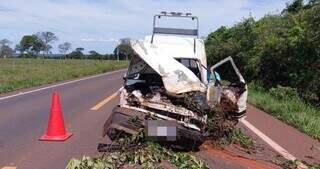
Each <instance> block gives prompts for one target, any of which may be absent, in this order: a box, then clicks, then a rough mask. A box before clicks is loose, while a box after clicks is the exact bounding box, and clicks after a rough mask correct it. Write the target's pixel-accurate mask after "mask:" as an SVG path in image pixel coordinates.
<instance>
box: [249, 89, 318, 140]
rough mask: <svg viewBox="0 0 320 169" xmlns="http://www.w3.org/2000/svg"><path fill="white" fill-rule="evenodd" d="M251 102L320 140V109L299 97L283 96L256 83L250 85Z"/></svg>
mask: <svg viewBox="0 0 320 169" xmlns="http://www.w3.org/2000/svg"><path fill="white" fill-rule="evenodd" d="M278 93H281V92H278ZM248 100H249V102H250V103H252V104H254V105H256V106H257V107H259V108H261V109H263V110H265V111H266V112H268V113H270V114H271V115H273V116H274V117H276V118H278V119H279V120H281V121H283V122H285V123H287V124H289V125H291V126H293V127H295V128H297V129H298V130H300V131H302V132H304V133H306V134H307V135H309V136H311V137H313V138H315V139H317V140H320V111H319V109H317V108H315V107H313V106H310V105H308V104H307V103H305V102H303V101H302V100H301V99H299V98H298V97H294V96H288V95H285V94H284V95H283V96H282V97H281V98H279V97H276V96H274V94H272V92H270V91H265V90H263V89H262V88H260V87H259V86H257V85H255V84H253V83H252V84H250V85H249V97H248Z"/></svg>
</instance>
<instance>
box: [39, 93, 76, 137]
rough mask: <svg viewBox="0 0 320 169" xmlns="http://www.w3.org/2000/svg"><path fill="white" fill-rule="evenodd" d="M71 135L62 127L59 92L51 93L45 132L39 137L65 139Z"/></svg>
mask: <svg viewBox="0 0 320 169" xmlns="http://www.w3.org/2000/svg"><path fill="white" fill-rule="evenodd" d="M71 136H72V133H68V132H67V131H66V129H65V127H64V121H63V115H62V111H61V105H60V99H59V93H58V92H54V93H53V95H52V104H51V112H50V118H49V123H48V129H47V133H45V134H44V135H43V136H41V137H40V138H39V140H40V141H65V140H67V139H68V138H69V137H71Z"/></svg>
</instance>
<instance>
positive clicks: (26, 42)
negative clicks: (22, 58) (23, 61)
mask: <svg viewBox="0 0 320 169" xmlns="http://www.w3.org/2000/svg"><path fill="white" fill-rule="evenodd" d="M17 47H18V48H16V49H18V50H19V51H20V52H21V53H22V54H23V53H25V52H27V53H28V54H29V55H34V54H39V52H40V51H41V50H42V49H43V43H42V42H41V40H40V39H39V38H38V37H37V36H36V35H25V36H23V37H22V39H21V41H20V43H19V45H18V46H17Z"/></svg>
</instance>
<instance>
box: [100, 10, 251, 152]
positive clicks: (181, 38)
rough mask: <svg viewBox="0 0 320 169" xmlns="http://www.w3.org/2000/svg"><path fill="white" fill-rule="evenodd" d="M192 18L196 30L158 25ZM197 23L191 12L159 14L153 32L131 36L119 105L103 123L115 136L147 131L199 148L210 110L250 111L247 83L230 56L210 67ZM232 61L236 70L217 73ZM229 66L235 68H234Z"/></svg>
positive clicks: (150, 135)
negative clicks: (163, 21) (129, 51)
mask: <svg viewBox="0 0 320 169" xmlns="http://www.w3.org/2000/svg"><path fill="white" fill-rule="evenodd" d="M168 18H169V19H173V18H174V19H190V20H191V21H193V22H195V25H196V26H195V28H192V29H190V28H188V29H185V28H168V27H159V26H157V21H158V20H160V19H168ZM198 27H199V23H198V18H197V17H196V16H192V15H191V14H190V13H186V14H183V13H178V12H171V13H167V12H162V13H161V14H158V15H155V16H154V20H153V32H152V35H151V36H146V37H145V38H144V39H142V40H132V41H131V42H130V45H131V47H132V49H133V50H134V52H135V55H134V56H133V57H132V59H131V61H130V65H129V68H128V70H127V72H126V74H125V76H124V84H123V87H122V88H121V89H120V91H119V93H120V103H119V105H118V106H116V107H115V108H114V110H113V113H112V115H111V117H110V118H109V119H108V120H107V121H106V123H105V125H104V132H103V134H104V136H105V135H108V136H109V137H110V138H111V140H114V139H117V138H119V137H121V136H124V135H131V134H135V133H136V132H137V131H139V130H140V129H142V128H145V129H146V133H147V136H148V138H151V139H156V140H157V141H161V142H166V143H168V144H170V145H172V146H173V147H177V148H179V147H183V148H195V147H198V146H199V145H200V144H201V143H202V142H203V141H204V139H205V138H206V127H205V126H206V125H205V124H206V123H207V120H208V113H213V112H212V111H211V110H212V109H215V111H223V112H225V113H231V114H233V115H234V116H235V117H242V116H244V115H245V111H246V99H247V86H246V83H245V80H244V79H243V77H242V75H241V74H240V72H239V70H238V68H237V67H236V65H235V64H234V62H233V60H232V58H231V57H228V58H226V59H224V60H222V61H220V62H219V63H217V64H215V65H214V66H212V67H211V68H208V66H207V56H206V52H205V45H204V41H203V40H202V39H200V38H199V30H198ZM227 64H228V65H229V70H228V71H232V72H233V73H234V76H233V77H232V78H228V77H231V76H232V75H231V74H230V73H229V74H226V76H225V77H226V78H224V76H223V73H224V72H226V70H222V71H221V73H222V74H221V73H220V72H219V68H220V67H222V66H223V65H227ZM230 68H231V69H230Z"/></svg>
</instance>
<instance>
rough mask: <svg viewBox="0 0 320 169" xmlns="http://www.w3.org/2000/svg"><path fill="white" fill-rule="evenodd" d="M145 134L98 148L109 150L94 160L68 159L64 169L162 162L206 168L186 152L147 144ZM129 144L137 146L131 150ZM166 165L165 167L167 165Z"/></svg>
mask: <svg viewBox="0 0 320 169" xmlns="http://www.w3.org/2000/svg"><path fill="white" fill-rule="evenodd" d="M144 136H145V134H144V131H140V132H138V133H137V134H136V135H132V136H129V137H125V138H123V139H119V140H117V141H115V142H114V143H115V144H108V145H102V144H100V146H99V147H98V148H100V149H105V148H106V150H108V151H110V152H108V154H103V155H102V156H100V157H97V158H90V157H83V158H82V159H79V160H78V159H71V160H70V161H69V163H68V165H67V167H66V168H67V169H82V168H84V169H90V168H92V169H100V168H101V169H106V168H110V169H113V168H121V167H123V166H125V165H128V166H131V167H136V166H140V167H142V168H145V169H154V168H161V165H162V164H163V163H164V162H165V163H166V162H167V163H169V165H171V166H172V168H178V169H186V168H188V169H189V168H190V169H208V167H207V166H206V164H205V163H203V162H202V161H201V160H199V159H197V158H196V157H195V156H193V155H191V154H190V153H186V152H175V151H172V150H170V149H168V148H165V147H162V146H160V145H159V144H156V143H153V142H146V141H145V139H144ZM132 145H139V146H135V147H132ZM166 166H168V164H167V165H166Z"/></svg>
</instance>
